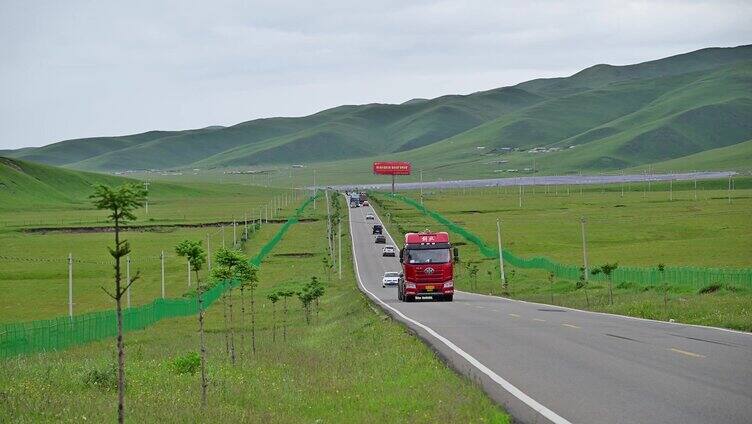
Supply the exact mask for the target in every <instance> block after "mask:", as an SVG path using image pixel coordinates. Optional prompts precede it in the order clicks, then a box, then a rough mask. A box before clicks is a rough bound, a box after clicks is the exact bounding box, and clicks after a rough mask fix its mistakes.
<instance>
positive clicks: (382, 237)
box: [374, 234, 386, 243]
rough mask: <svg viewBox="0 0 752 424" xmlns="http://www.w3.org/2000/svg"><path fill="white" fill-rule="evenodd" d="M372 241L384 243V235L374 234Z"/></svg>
mask: <svg viewBox="0 0 752 424" xmlns="http://www.w3.org/2000/svg"><path fill="white" fill-rule="evenodd" d="M374 242H375V243H386V237H384V236H383V235H381V234H379V235H377V236H376V239H374Z"/></svg>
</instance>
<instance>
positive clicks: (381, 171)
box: [373, 162, 412, 194]
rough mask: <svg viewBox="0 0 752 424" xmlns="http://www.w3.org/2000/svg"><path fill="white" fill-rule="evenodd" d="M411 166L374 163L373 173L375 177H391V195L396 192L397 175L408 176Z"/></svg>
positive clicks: (408, 164) (406, 163) (407, 163)
mask: <svg viewBox="0 0 752 424" xmlns="http://www.w3.org/2000/svg"><path fill="white" fill-rule="evenodd" d="M411 170H412V166H411V165H410V162H374V163H373V173H374V174H376V175H391V176H392V194H394V193H395V191H396V179H397V175H410V173H411Z"/></svg>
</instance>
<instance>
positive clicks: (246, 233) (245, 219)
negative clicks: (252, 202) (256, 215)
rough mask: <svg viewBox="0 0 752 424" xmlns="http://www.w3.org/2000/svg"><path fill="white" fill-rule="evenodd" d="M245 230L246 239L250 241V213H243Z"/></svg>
mask: <svg viewBox="0 0 752 424" xmlns="http://www.w3.org/2000/svg"><path fill="white" fill-rule="evenodd" d="M243 229H244V230H243V231H244V233H245V239H246V240H248V212H243Z"/></svg>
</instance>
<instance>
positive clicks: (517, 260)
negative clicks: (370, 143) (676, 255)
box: [389, 194, 752, 287]
mask: <svg viewBox="0 0 752 424" xmlns="http://www.w3.org/2000/svg"><path fill="white" fill-rule="evenodd" d="M389 197H392V198H395V199H398V200H401V201H402V202H404V203H406V204H408V205H410V206H412V207H414V208H415V209H417V210H419V211H420V212H422V213H423V214H425V215H426V216H428V217H430V218H432V219H433V220H435V221H436V222H438V223H440V224H442V225H444V226H446V227H447V228H448V229H449V231H451V232H453V233H455V234H458V235H460V236H462V237H463V238H464V239H465V240H467V241H468V242H470V243H472V244H474V245H476V246H477V247H478V249H479V250H480V253H481V254H482V255H483V256H485V257H487V258H498V257H499V249H497V248H494V247H490V246H488V245H487V244H486V242H484V241H483V239H481V238H480V237H478V235H476V234H473V233H472V232H470V231H469V230H467V229H466V228H463V227H461V226H459V225H457V224H455V223H454V222H452V221H450V220H449V219H447V218H446V217H445V216H443V215H441V214H440V213H438V212H436V211H432V210H430V209H428V208H426V207H425V206H423V205H421V204H420V203H419V202H418V201H415V200H413V199H411V198H409V197H405V196H403V195H401V194H393V195H391V194H390V195H389ZM503 256H504V261H505V263H509V264H511V265H512V266H515V267H518V268H528V269H542V270H545V271H549V272H552V273H553V274H554V275H555V276H557V277H559V278H563V279H567V280H578V279H579V278H580V272H581V271H580V267H579V266H578V265H566V264H560V263H557V262H554V261H552V260H551V259H549V258H546V257H542V256H537V257H533V258H527V259H525V258H522V257H520V256H517V255H515V254H514V253H512V252H510V251H509V250H504V251H503ZM588 278H589V279H590V280H594V281H606V276H604V275H603V274H598V275H590V276H589V277H588ZM611 278H612V281H613V282H615V283H635V284H639V285H654V284H673V285H687V284H690V285H694V286H695V287H703V286H706V285H708V284H716V283H717V284H731V285H736V286H746V287H752V269H749V268H743V269H732V268H700V267H670V266H667V267H666V268H665V269H664V270H663V271H659V270H658V269H657V268H643V267H630V266H624V267H622V266H620V267H619V268H617V269H616V270H614V272H613V274H612V275H611Z"/></svg>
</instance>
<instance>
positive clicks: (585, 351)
mask: <svg viewBox="0 0 752 424" xmlns="http://www.w3.org/2000/svg"><path fill="white" fill-rule="evenodd" d="M367 213H374V215H376V214H375V211H373V210H372V208H370V207H361V208H353V209H350V232H351V235H352V241H353V255H354V259H355V267H356V273H357V276H358V279H359V281H358V284H359V285H360V288H361V290H363V291H364V293H366V295H368V296H369V297H370V298H372V299H373V301H374V302H375V303H376V304H377V305H379V306H381V307H382V308H383V309H384V310H385V311H386V312H387V313H389V314H390V315H392V316H393V317H395V318H396V319H398V320H400V321H402V322H403V323H405V324H406V325H407V326H408V327H410V328H411V329H412V330H413V331H415V332H416V334H418V335H419V336H420V337H421V338H422V339H424V340H425V341H426V342H427V343H429V344H430V345H431V346H432V347H433V348H434V349H435V350H436V351H437V352H438V353H439V354H440V355H442V356H443V357H444V358H445V359H446V360H447V361H448V362H449V363H450V364H451V365H452V366H453V367H454V368H455V369H457V370H458V371H460V372H462V373H463V374H465V375H468V376H470V377H471V378H473V379H474V380H476V381H478V382H479V383H480V384H481V385H482V386H483V388H484V389H485V390H486V392H488V393H489V395H490V396H491V397H492V398H494V399H495V400H497V401H498V402H501V403H503V404H504V405H505V406H506V407H507V409H508V410H509V411H510V412H511V413H512V414H513V415H514V416H515V417H517V418H518V419H519V420H521V421H524V422H545V421H546V420H547V421H550V422H558V423H566V422H572V423H752V334H749V333H742V332H734V331H729V330H723V329H715V328H706V327H698V326H689V325H682V324H672V323H665V322H659V321H650V320H640V319H635V318H629V317H621V316H615V315H608V314H599V313H593V312H586V311H578V310H573V309H567V308H561V307H556V306H550V305H542V304H536V303H528V302H521V301H514V300H509V299H505V298H500V297H492V296H484V295H479V294H472V293H465V292H457V293H456V294H455V297H454V302H431V301H427V302H425V301H419V302H414V303H404V302H400V301H398V300H397V290H396V288H395V287H387V288H382V287H381V278H382V276H383V274H384V272H386V271H399V270H400V264H399V261H398V259H396V258H392V257H382V256H381V249H382V248H383V246H384V245H383V244H375V243H374V236H373V235H372V234H371V233H372V231H371V229H372V225H373V224H374V223H380V220H379V218H378V215H376V220H375V221H371V220H369V221H366V219H365V216H366V214H367ZM387 243H388V244H392V245H394V246H395V247H397V248H399V246H400V245H402V243H401V241H400V243H399V244H398V243H395V242H394V240H393V239H392V238H391V236H390V235H388V234H387Z"/></svg>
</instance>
